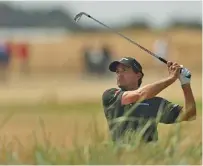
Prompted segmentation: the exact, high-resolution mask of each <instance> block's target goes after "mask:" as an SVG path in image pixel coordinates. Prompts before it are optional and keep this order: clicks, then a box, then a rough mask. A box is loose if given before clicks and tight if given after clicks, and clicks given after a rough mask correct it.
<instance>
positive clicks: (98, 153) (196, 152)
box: [0, 118, 202, 165]
mask: <svg viewBox="0 0 203 166" xmlns="http://www.w3.org/2000/svg"><path fill="white" fill-rule="evenodd" d="M7 119H8V118H7ZM4 123H5V122H4ZM39 123H40V126H41V133H42V135H43V141H39V140H38V136H37V135H36V134H35V132H34V131H33V134H32V137H31V139H30V141H29V142H30V144H29V145H24V144H23V142H21V140H20V138H16V137H14V138H13V139H12V141H9V142H8V141H7V138H6V137H5V136H1V140H0V141H1V144H0V164H40V165H46V164H57V165H59V164H71V165H75V164H77V165H78V164H83V165H86V164H88V165H90V164H108V165H109V164H128V165H129V164H139V165H144V164H147V165H151V164H156V165H157V164H170V165H178V164H181V165H183V164H184V165H188V164H190V165H191V164H192V165H194V164H201V158H202V144H201V142H200V143H196V144H190V145H188V146H187V147H185V148H184V150H183V149H181V146H180V144H181V141H183V139H184V138H181V136H180V134H179V133H180V132H181V127H180V126H179V125H177V126H176V130H174V131H171V132H170V133H169V136H168V137H166V138H165V139H164V140H160V141H158V142H156V143H148V144H144V143H141V142H139V141H133V142H129V143H128V144H120V145H118V144H114V143H113V142H111V140H110V139H106V138H105V136H104V134H102V133H100V131H99V129H98V126H97V125H98V124H97V123H96V121H94V123H92V125H91V126H89V128H88V130H89V134H90V135H91V142H90V143H89V144H86V145H79V143H78V142H77V138H74V140H75V142H74V143H73V144H74V148H71V149H70V148H68V147H66V146H65V145H64V146H57V147H56V146H54V145H53V144H52V142H51V141H50V138H49V133H48V132H47V131H46V126H45V124H44V122H43V119H39ZM76 137H77V135H76ZM84 139H85V138H84ZM194 139H195V138H194Z"/></svg>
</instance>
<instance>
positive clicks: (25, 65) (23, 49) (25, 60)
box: [17, 42, 29, 74]
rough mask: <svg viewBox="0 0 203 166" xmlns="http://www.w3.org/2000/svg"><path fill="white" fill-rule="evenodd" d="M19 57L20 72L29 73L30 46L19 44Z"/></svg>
mask: <svg viewBox="0 0 203 166" xmlns="http://www.w3.org/2000/svg"><path fill="white" fill-rule="evenodd" d="M17 55H18V57H19V59H20V63H21V66H20V68H21V69H20V70H21V72H22V73H23V74H28V73H29V44H28V43H26V42H22V43H18V44H17Z"/></svg>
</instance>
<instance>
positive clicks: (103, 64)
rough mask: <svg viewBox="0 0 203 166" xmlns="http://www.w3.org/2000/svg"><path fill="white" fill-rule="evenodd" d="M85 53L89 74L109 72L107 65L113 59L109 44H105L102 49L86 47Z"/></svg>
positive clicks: (86, 68)
mask: <svg viewBox="0 0 203 166" xmlns="http://www.w3.org/2000/svg"><path fill="white" fill-rule="evenodd" d="M83 53H84V63H85V70H86V71H87V72H88V73H89V74H97V75H105V74H107V66H108V65H109V63H110V61H111V52H110V49H109V48H108V47H107V46H103V48H102V49H95V48H91V47H85V49H84V52H83Z"/></svg>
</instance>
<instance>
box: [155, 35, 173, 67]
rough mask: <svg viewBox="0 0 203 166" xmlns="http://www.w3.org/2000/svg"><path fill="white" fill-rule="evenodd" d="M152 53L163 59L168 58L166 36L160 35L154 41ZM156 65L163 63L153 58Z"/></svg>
mask: <svg viewBox="0 0 203 166" xmlns="http://www.w3.org/2000/svg"><path fill="white" fill-rule="evenodd" d="M154 53H155V54H156V55H158V56H160V57H162V58H164V59H166V60H167V59H168V54H169V42H168V39H167V37H165V36H162V37H161V38H159V39H157V40H156V41H155V42H154ZM155 61H156V62H155V64H156V65H162V64H163V63H162V62H161V61H159V60H157V59H155Z"/></svg>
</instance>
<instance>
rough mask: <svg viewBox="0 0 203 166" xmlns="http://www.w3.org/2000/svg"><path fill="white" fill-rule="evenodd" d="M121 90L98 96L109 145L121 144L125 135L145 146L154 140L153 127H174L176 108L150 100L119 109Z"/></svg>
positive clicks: (177, 111)
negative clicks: (159, 124)
mask: <svg viewBox="0 0 203 166" xmlns="http://www.w3.org/2000/svg"><path fill="white" fill-rule="evenodd" d="M123 93H124V91H123V90H121V89H117V88H111V89H108V90H106V91H105V92H104V93H103V95H102V103H103V108H104V113H105V117H106V119H107V122H108V126H109V129H110V133H111V136H112V139H113V141H117V140H122V139H123V138H124V136H126V135H127V134H126V133H128V135H129V133H130V132H131V133H134V135H141V138H142V140H144V141H146V142H150V141H156V140H158V132H157V124H158V123H165V124H172V123H175V121H176V119H177V117H178V116H179V113H180V111H181V109H182V107H181V106H179V105H178V104H174V103H172V102H169V101H168V100H166V99H164V98H161V97H154V98H151V99H148V100H143V101H141V102H136V103H133V104H129V105H121V98H122V94H123Z"/></svg>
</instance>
